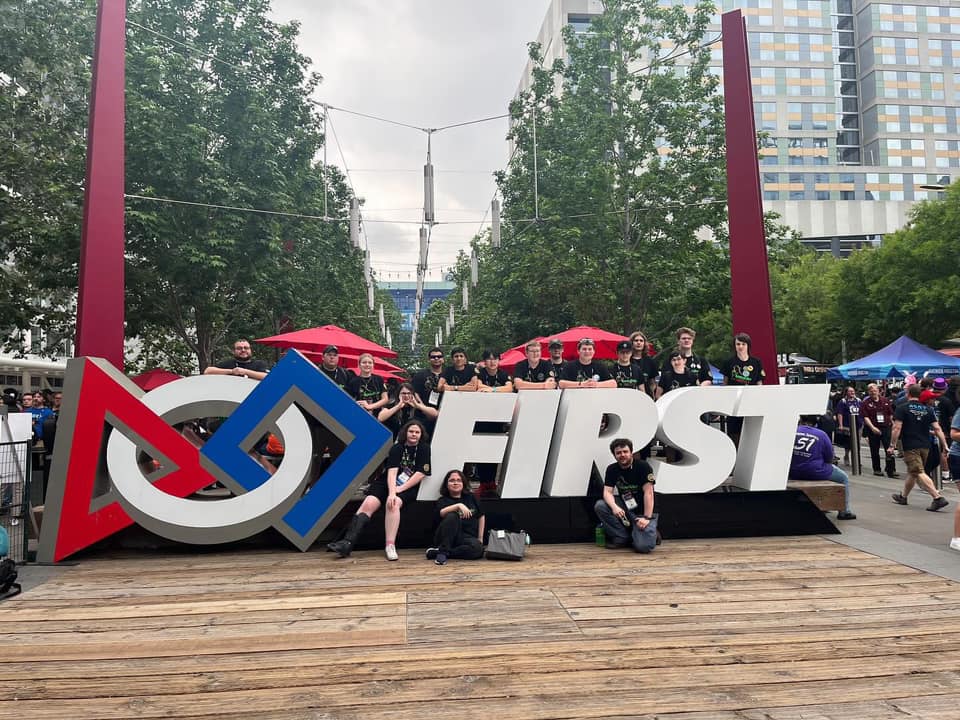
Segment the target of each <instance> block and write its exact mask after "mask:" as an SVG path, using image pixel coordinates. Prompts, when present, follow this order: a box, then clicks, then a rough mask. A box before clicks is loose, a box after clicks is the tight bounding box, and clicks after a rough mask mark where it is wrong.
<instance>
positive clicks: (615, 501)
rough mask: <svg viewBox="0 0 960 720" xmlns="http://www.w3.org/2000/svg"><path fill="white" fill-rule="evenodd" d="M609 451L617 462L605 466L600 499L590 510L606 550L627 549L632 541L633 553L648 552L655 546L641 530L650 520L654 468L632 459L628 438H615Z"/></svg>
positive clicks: (645, 462)
mask: <svg viewBox="0 0 960 720" xmlns="http://www.w3.org/2000/svg"><path fill="white" fill-rule="evenodd" d="M610 452H612V453H613V457H614V459H615V460H616V462H613V463H610V464H609V465H608V466H607V470H606V472H605V473H604V476H603V498H601V499H600V500H597V502H596V504H595V505H594V507H593V509H594V512H596V513H597V517H598V518H599V519H600V523H601V524H602V525H603V529H604V531H605V532H606V534H607V538H608V542H607V547H608V548H620V547H627V546H628V545H630V544H631V542H632V544H633V549H634V550H636V551H637V552H642V553H648V552H650V551H651V550H653V546H654V543H653V542H652V538H651V537H650V536H649V533H644V532H643V531H644V530H646V528H647V526H648V525H649V524H650V522H651V521H652V520H653V500H654V498H653V486H654V483H655V482H656V480H655V479H654V477H653V468H651V467H650V465H649V463H647V461H646V460H641V459H639V458H635V457H634V455H633V442H632V441H631V440H629V439H628V438H616V439H615V440H614V441H613V442H611V443H610Z"/></svg>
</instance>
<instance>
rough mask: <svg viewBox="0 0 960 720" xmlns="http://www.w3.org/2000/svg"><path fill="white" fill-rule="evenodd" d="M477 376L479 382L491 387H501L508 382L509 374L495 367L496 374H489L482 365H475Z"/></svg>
mask: <svg viewBox="0 0 960 720" xmlns="http://www.w3.org/2000/svg"><path fill="white" fill-rule="evenodd" d="M477 377H478V378H479V380H480V384H482V385H486V386H487V387H492V388H498V387H503V386H504V385H506V384H507V383H508V382H510V376H509V375H507V374H506V373H505V372H504V371H503V370H501V369H499V368H497V372H496V374H494V375H491V374H490V372H489V371H488V370H487V368H485V367H484V366H483V365H477Z"/></svg>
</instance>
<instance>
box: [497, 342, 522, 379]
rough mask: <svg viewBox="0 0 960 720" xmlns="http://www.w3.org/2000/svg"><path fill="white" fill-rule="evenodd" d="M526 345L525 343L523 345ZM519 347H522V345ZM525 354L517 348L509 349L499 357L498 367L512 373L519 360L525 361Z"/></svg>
mask: <svg viewBox="0 0 960 720" xmlns="http://www.w3.org/2000/svg"><path fill="white" fill-rule="evenodd" d="M524 344H526V343H524ZM520 347H523V346H522V345H521V346H520ZM526 358H527V354H526V353H525V352H524V351H523V350H521V349H517V348H510V349H509V350H507V351H506V352H505V353H504V354H503V355H501V356H500V367H502V368H503V369H504V370H506V371H507V372H513V369H514V368H515V367H516V366H517V363H518V362H520V361H521V360H526Z"/></svg>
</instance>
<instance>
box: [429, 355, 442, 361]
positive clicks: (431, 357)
mask: <svg viewBox="0 0 960 720" xmlns="http://www.w3.org/2000/svg"><path fill="white" fill-rule="evenodd" d="M428 357H429V358H430V359H431V360H443V355H430V356H428Z"/></svg>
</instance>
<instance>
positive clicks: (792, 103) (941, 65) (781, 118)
mask: <svg viewBox="0 0 960 720" xmlns="http://www.w3.org/2000/svg"><path fill="white" fill-rule="evenodd" d="M662 4H664V5H680V6H687V7H690V8H692V7H693V6H694V5H695V4H696V3H695V0H662ZM716 5H717V8H718V13H717V15H716V17H715V18H714V21H713V24H712V25H711V28H710V30H709V31H708V36H707V38H706V39H707V40H709V39H712V38H714V37H716V36H717V35H718V34H719V32H720V13H721V12H726V11H728V10H733V9H738V8H739V9H741V10H742V11H743V14H744V16H745V18H746V21H747V32H748V41H749V48H750V64H751V74H752V82H753V101H754V118H755V121H756V127H757V131H758V132H759V133H761V134H762V139H761V142H760V173H761V182H762V187H763V201H764V207H765V209H767V210H772V211H775V212H777V213H779V214H780V215H781V217H782V219H783V221H784V222H785V223H786V224H788V225H790V226H791V227H794V228H796V229H797V230H798V231H799V232H800V233H801V235H802V236H803V238H804V241H805V242H807V243H809V244H811V245H812V246H814V247H816V248H817V249H819V250H823V251H828V252H833V253H835V254H838V255H843V254H846V253H847V252H849V251H850V250H851V249H853V248H855V247H859V246H861V245H863V244H865V243H879V242H881V241H882V237H883V235H884V234H886V233H890V232H893V231H894V230H897V229H898V228H900V227H902V226H903V225H904V224H905V223H906V221H907V218H908V214H909V210H910V207H911V206H912V205H913V204H914V203H915V202H916V201H919V200H924V199H927V198H930V197H934V196H935V195H936V194H937V193H938V192H940V191H941V188H942V187H943V186H946V185H948V184H950V181H951V179H952V178H953V177H954V176H955V175H956V174H958V170H956V169H955V168H958V167H960V132H958V127H957V124H958V109H960V3H958V2H956V0H918V2H913V3H909V4H905V3H896V4H892V3H888V2H872V1H871V0H716ZM601 10H602V8H601V7H600V3H599V1H598V0H554V2H552V3H551V5H550V8H549V10H548V12H547V17H546V18H545V20H544V23H543V27H542V29H541V31H540V36H539V37H538V41H539V42H540V43H541V46H542V47H543V50H544V53H545V56H546V59H547V61H548V62H550V61H552V60H553V59H555V58H558V57H564V55H565V49H564V47H563V39H562V37H561V34H560V33H561V31H562V28H563V26H564V25H566V24H569V25H572V26H573V28H574V30H575V32H578V33H585V32H589V23H590V18H591V17H592V16H594V15H596V14H598V13H600V12H601ZM722 57H723V49H722V43H717V44H716V45H714V46H713V54H712V58H713V63H714V64H715V65H714V70H715V72H716V73H717V75H718V76H720V77H721V79H722V71H721V63H722ZM530 71H531V68H530V66H529V64H528V67H527V68H526V69H525V71H524V76H523V78H522V79H521V82H520V86H519V88H518V93H519V92H520V91H523V90H524V89H526V87H527V86H528V83H529V75H530Z"/></svg>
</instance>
